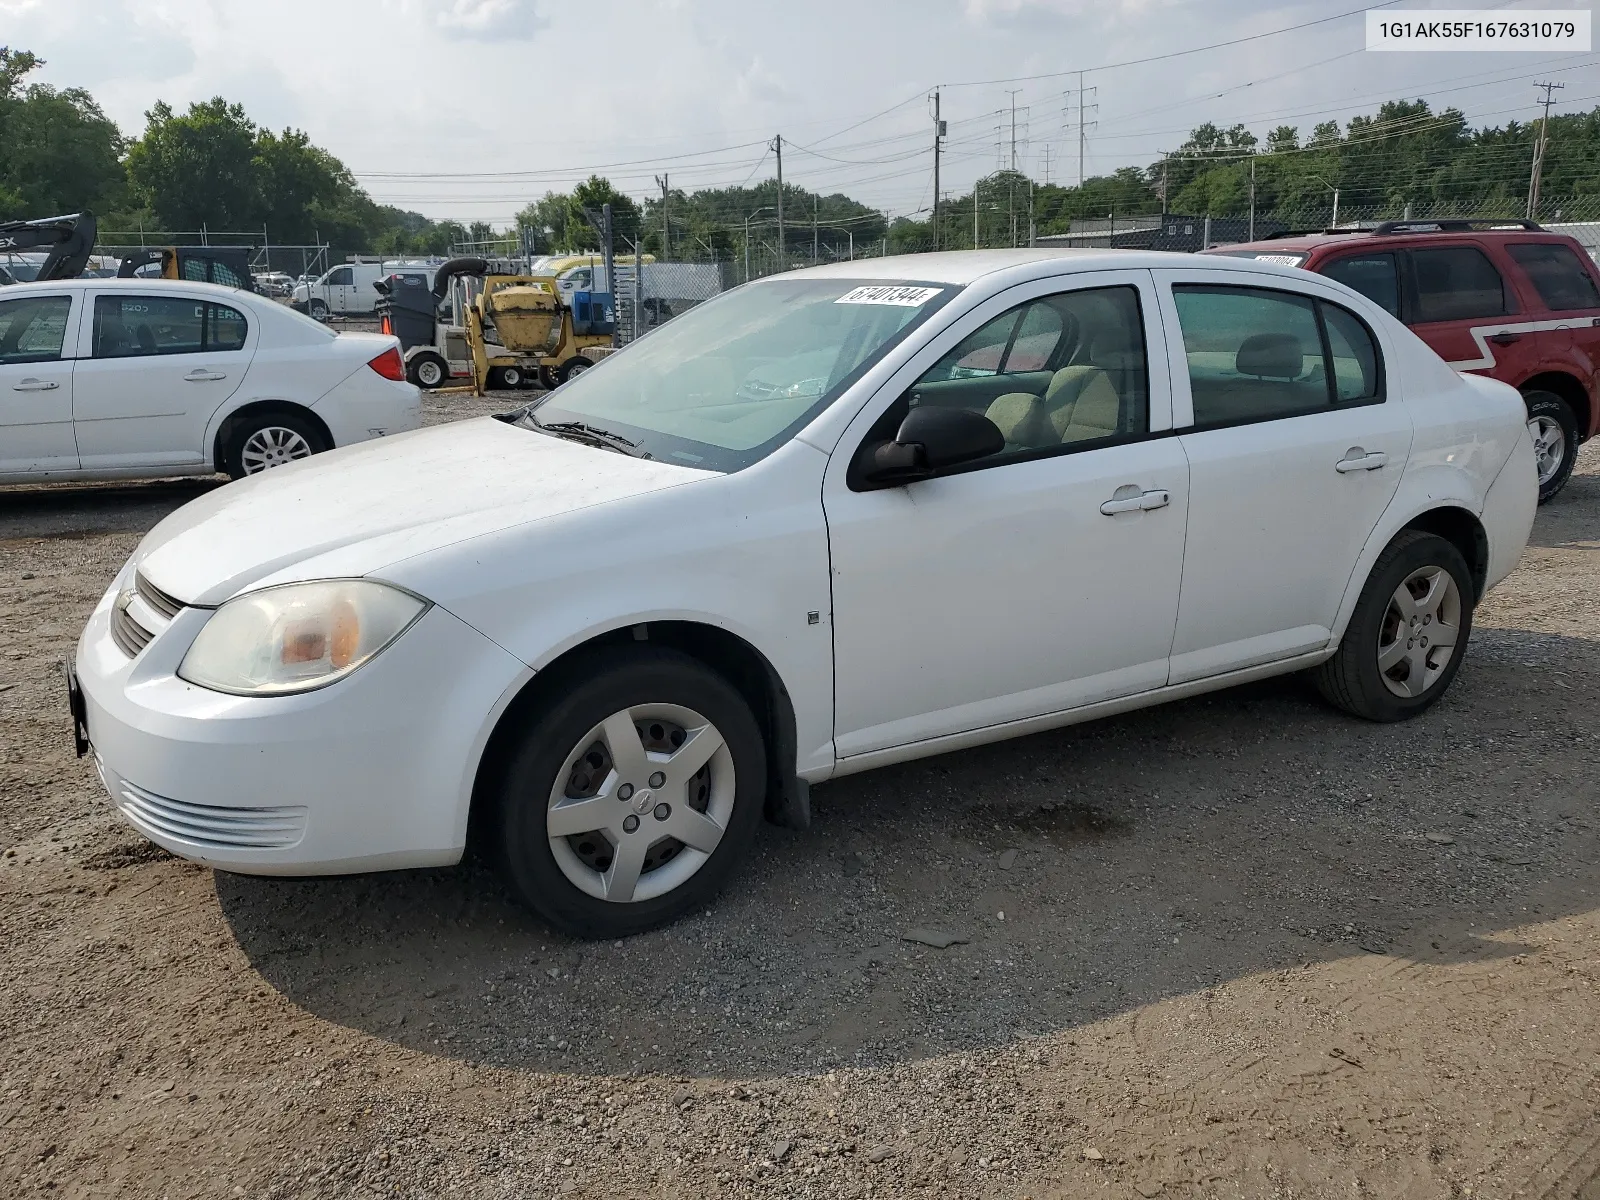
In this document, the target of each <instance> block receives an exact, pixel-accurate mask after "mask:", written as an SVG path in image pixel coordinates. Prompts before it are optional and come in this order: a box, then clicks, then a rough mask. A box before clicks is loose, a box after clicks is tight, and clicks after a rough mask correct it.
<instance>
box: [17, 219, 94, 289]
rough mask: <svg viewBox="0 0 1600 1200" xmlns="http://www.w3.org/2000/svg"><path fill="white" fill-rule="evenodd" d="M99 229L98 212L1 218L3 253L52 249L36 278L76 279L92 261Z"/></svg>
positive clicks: (49, 250) (45, 279)
mask: <svg viewBox="0 0 1600 1200" xmlns="http://www.w3.org/2000/svg"><path fill="white" fill-rule="evenodd" d="M96 230H97V226H96V225H95V219H94V214H93V213H86V212H81V213H73V214H72V215H70V216H63V217H45V218H43V219H42V220H38V221H0V254H6V253H9V252H14V251H24V250H45V251H48V253H47V254H46V255H45V259H44V263H43V264H42V265H41V266H40V267H39V273H38V274H37V275H36V276H34V278H35V279H36V280H38V281H39V282H40V283H45V282H48V281H50V280H53V279H73V278H75V277H77V276H78V275H81V274H82V273H83V268H84V267H86V266H88V264H89V255H90V254H92V253H93V252H94V239H95V233H96Z"/></svg>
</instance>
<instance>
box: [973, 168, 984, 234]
mask: <svg viewBox="0 0 1600 1200" xmlns="http://www.w3.org/2000/svg"><path fill="white" fill-rule="evenodd" d="M982 182H983V180H981V179H980V180H978V182H977V183H974V184H973V185H972V248H973V249H974V250H976V249H977V248H978V184H980V183H982Z"/></svg>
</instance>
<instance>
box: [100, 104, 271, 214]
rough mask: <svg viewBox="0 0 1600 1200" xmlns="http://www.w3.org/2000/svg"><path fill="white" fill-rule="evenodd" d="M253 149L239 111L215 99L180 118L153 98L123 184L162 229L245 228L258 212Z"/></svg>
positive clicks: (251, 128)
mask: <svg viewBox="0 0 1600 1200" xmlns="http://www.w3.org/2000/svg"><path fill="white" fill-rule="evenodd" d="M255 151H256V127H255V124H254V123H253V122H252V121H251V120H250V119H249V118H248V117H247V116H245V112H244V107H243V106H242V105H239V104H229V103H228V102H227V101H226V100H224V99H223V98H222V97H221V96H217V97H214V98H213V99H210V100H207V101H205V102H204V103H195V104H191V105H190V106H189V111H188V112H186V113H184V114H183V115H181V116H179V115H178V114H176V113H174V112H173V110H172V106H171V105H169V104H167V102H166V101H164V100H158V101H157V102H156V104H155V105H154V107H152V108H151V109H150V111H149V112H147V113H145V131H144V136H143V137H142V138H141V139H140V140H139V141H137V142H135V143H134V144H133V146H132V147H131V148H130V149H129V151H128V183H129V185H130V186H131V188H132V189H133V192H134V195H135V197H136V198H137V199H138V200H140V201H141V202H142V203H144V204H145V205H146V206H147V207H148V208H149V209H150V211H151V212H153V213H154V214H155V217H156V220H157V221H158V222H160V224H161V225H162V226H163V227H164V228H166V229H169V230H183V231H193V230H198V229H200V228H201V227H202V226H208V227H210V228H212V229H249V228H252V227H254V226H256V225H258V224H259V218H260V217H261V216H262V212H263V206H262V202H261V195H260V191H259V187H258V184H259V177H258V173H257V169H256V162H255Z"/></svg>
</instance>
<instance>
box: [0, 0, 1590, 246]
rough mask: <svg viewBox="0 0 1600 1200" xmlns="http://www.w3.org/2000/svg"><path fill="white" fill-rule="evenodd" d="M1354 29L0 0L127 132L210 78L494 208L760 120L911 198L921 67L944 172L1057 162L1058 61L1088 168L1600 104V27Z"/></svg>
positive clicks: (17, 28)
mask: <svg viewBox="0 0 1600 1200" xmlns="http://www.w3.org/2000/svg"><path fill="white" fill-rule="evenodd" d="M1447 3H1450V4H1452V5H1454V6H1457V7H1460V6H1470V0H1447ZM1570 5H1571V0H1526V2H1524V3H1520V4H1506V5H1501V6H1500V7H1502V8H1513V9H1515V8H1524V9H1528V8H1535V7H1538V8H1557V7H1567V6H1570ZM1389 7H1390V8H1392V9H1398V8H1401V7H1404V8H1407V9H1420V8H1429V7H1443V5H1441V4H1431V3H1429V0H1403V3H1399V2H1397V3H1392V4H1391V5H1389ZM1330 18H1331V19H1330ZM1313 22H1314V24H1313ZM1364 30H1365V25H1364V20H1363V17H1362V16H1361V15H1360V13H1359V11H1358V10H1357V7H1356V4H1355V3H1354V2H1353V0H1302V2H1298V3H1296V2H1290V3H1269V2H1264V0H1226V2H1225V3H1223V2H1218V0H1210V2H1209V3H1201V2H1198V0H852V2H845V0H809V2H808V3H805V4H796V3H793V2H792V0H789V2H785V3H781V4H779V3H771V2H769V0H742V2H741V0H589V2H587V3H581V4H579V3H570V2H567V3H561V2H558V0H244V2H238V0H0V43H8V44H10V45H11V46H12V47H13V48H16V49H27V50H32V51H33V52H34V53H36V54H38V55H39V56H40V57H42V58H44V59H45V60H46V62H47V65H46V66H45V68H44V69H43V70H42V71H41V72H40V74H39V75H38V76H37V78H39V79H40V80H42V81H44V82H47V83H51V84H54V85H56V86H59V87H84V88H87V89H89V90H90V91H91V92H92V93H94V95H95V96H96V97H97V99H98V100H99V101H100V103H101V105H102V107H103V108H104V109H105V110H106V112H107V114H108V115H109V116H111V117H112V118H113V119H114V120H115V121H116V122H117V123H118V124H119V125H120V126H121V127H122V129H123V131H124V132H125V133H128V134H130V135H137V134H138V133H139V132H140V131H141V130H142V129H143V127H144V116H143V114H144V112H145V111H146V110H147V109H149V107H150V106H151V105H152V104H153V103H154V102H155V101H157V100H165V101H167V102H168V103H169V104H172V105H173V106H174V107H178V108H182V107H184V106H186V105H187V104H188V103H189V102H191V101H195V100H203V99H207V98H209V97H211V96H214V95H221V96H224V97H226V98H227V99H229V100H232V101H238V102H240V103H242V104H243V105H244V106H245V108H246V110H247V111H248V113H249V114H250V116H251V117H252V118H253V119H254V120H256V121H257V122H258V123H260V124H262V125H265V126H269V127H272V128H274V129H281V128H284V127H286V126H292V127H295V128H300V129H304V130H305V131H306V132H308V133H309V134H310V135H311V137H312V139H313V140H314V141H315V142H317V143H318V144H319V145H321V146H324V147H325V148H327V149H328V150H330V151H332V152H333V153H334V154H336V155H338V156H339V157H340V158H341V159H342V160H343V161H344V162H345V163H346V165H347V166H349V167H350V168H351V170H352V171H354V172H355V174H356V175H357V177H358V178H359V179H360V181H361V182H362V184H363V185H364V186H365V187H366V188H367V190H368V191H369V192H370V193H371V194H372V196H373V197H374V198H375V199H377V200H379V201H381V202H384V203H389V204H395V205H398V206H400V207H402V208H409V209H415V210H418V211H420V212H423V213H425V214H427V215H428V216H431V217H436V218H439V217H453V218H456V219H458V220H473V219H481V220H488V221H490V222H492V223H494V224H496V225H504V224H507V223H509V222H510V220H511V218H512V216H513V214H514V213H515V212H516V211H517V210H518V209H519V208H520V207H522V205H524V204H525V203H527V202H528V201H529V200H532V199H535V198H537V197H538V196H539V195H542V194H543V193H544V192H545V191H548V190H552V189H554V190H558V191H562V190H566V189H568V188H570V187H571V186H572V184H573V183H575V182H577V181H578V180H580V179H582V178H584V177H586V176H587V175H588V174H590V173H591V172H593V173H598V174H602V175H605V176H607V177H608V178H610V179H611V180H612V182H613V183H615V184H616V185H617V186H618V187H619V188H620V189H621V190H622V191H624V192H627V193H629V194H631V195H633V196H636V197H643V196H645V195H647V194H651V193H653V192H658V190H659V186H660V184H659V177H661V176H663V175H665V176H666V177H667V178H668V179H669V181H670V184H671V186H672V187H673V188H674V189H677V188H684V189H686V190H690V191H692V190H694V189H696V188H700V187H726V186H733V185H738V184H742V183H750V182H754V181H757V180H760V179H763V178H769V177H771V175H772V174H773V171H774V166H775V163H774V155H773V153H772V149H771V142H772V139H773V137H774V135H777V134H781V135H782V137H783V140H784V153H783V168H784V179H785V182H789V183H794V184H797V185H800V186H803V187H806V188H808V189H812V190H816V191H820V192H822V193H824V194H831V193H833V192H844V193H846V194H848V195H850V196H852V197H854V198H856V199H858V200H861V201H863V202H865V203H868V204H871V205H873V206H875V207H878V208H882V209H884V210H885V211H887V212H889V213H891V214H894V215H899V214H904V213H916V212H919V211H925V210H926V209H927V208H928V206H929V204H930V201H931V198H932V109H931V106H932V92H933V90H934V89H935V88H938V89H939V92H940V103H941V112H942V115H943V117H944V118H945V119H946V120H947V121H948V122H949V137H948V140H947V143H946V151H945V155H944V164H943V169H942V172H941V176H942V178H941V187H942V191H943V192H944V193H945V194H947V195H949V194H955V193H959V192H964V191H967V190H969V189H970V187H971V185H972V181H973V180H974V179H976V178H978V177H980V176H982V175H984V174H987V173H989V172H991V171H994V170H996V169H997V168H999V167H1002V166H1010V165H1011V164H1012V162H1013V158H1012V155H1013V153H1015V156H1016V157H1015V160H1014V161H1015V163H1016V165H1017V166H1018V167H1019V168H1020V169H1022V170H1024V171H1027V172H1028V173H1029V174H1031V175H1033V176H1034V177H1035V178H1039V179H1043V178H1045V177H1046V176H1048V178H1049V179H1050V180H1051V181H1052V182H1057V183H1073V182H1075V181H1076V180H1077V178H1078V174H1079V154H1080V136H1079V107H1078V106H1079V100H1080V96H1079V89H1080V81H1079V76H1078V74H1077V72H1079V71H1082V72H1083V76H1082V85H1081V86H1082V91H1083V96H1082V101H1083V124H1084V126H1085V128H1084V130H1083V136H1082V138H1081V149H1082V163H1083V170H1084V171H1085V172H1086V173H1087V174H1088V175H1091V176H1092V175H1096V174H1103V173H1106V172H1108V171H1111V170H1114V169H1115V168H1117V167H1120V166H1129V165H1134V166H1143V165H1146V164H1148V163H1151V162H1153V161H1156V160H1158V159H1159V158H1160V156H1161V155H1162V153H1163V152H1166V151H1170V150H1172V149H1175V148H1176V147H1177V146H1178V145H1179V144H1181V143H1182V142H1183V140H1184V139H1185V137H1186V136H1187V134H1188V131H1189V130H1190V129H1191V128H1193V127H1194V126H1195V125H1198V124H1200V123H1201V122H1203V121H1211V122H1214V123H1216V124H1218V125H1222V126H1228V125H1232V124H1234V123H1235V122H1242V123H1244V124H1245V125H1246V126H1248V127H1249V128H1250V129H1251V130H1252V131H1253V132H1254V133H1256V134H1257V136H1259V137H1264V136H1265V134H1266V132H1267V131H1268V130H1269V129H1271V128H1272V127H1274V126H1276V125H1279V124H1289V125H1296V126H1298V127H1299V128H1300V130H1301V132H1302V135H1305V134H1309V132H1310V130H1311V127H1312V126H1313V125H1315V124H1316V123H1317V122H1319V121H1326V120H1330V119H1336V120H1339V121H1341V122H1343V121H1346V120H1348V118H1349V117H1351V116H1353V115H1356V114H1359V113H1363V112H1371V111H1373V110H1374V109H1375V108H1376V107H1377V105H1378V104H1379V103H1380V102H1382V101H1383V100H1385V99H1391V98H1399V97H1406V98H1417V97H1422V98H1424V99H1426V100H1427V101H1428V102H1429V103H1430V104H1431V105H1433V106H1434V107H1435V108H1441V107H1445V106H1448V105H1454V106H1456V107H1458V108H1460V109H1461V110H1462V111H1463V112H1465V114H1466V115H1467V117H1468V118H1469V120H1470V121H1471V122H1472V123H1473V124H1474V125H1478V124H1491V125H1502V124H1504V123H1505V122H1507V121H1510V120H1516V121H1523V122H1526V121H1529V120H1532V119H1533V118H1535V117H1536V116H1537V115H1538V111H1539V110H1538V107H1537V104H1536V101H1537V98H1538V96H1539V93H1538V92H1537V91H1536V90H1535V89H1534V87H1533V81H1534V80H1535V79H1540V80H1551V81H1557V82H1562V83H1564V84H1565V85H1566V86H1565V87H1564V89H1563V90H1562V91H1560V92H1558V93H1557V96H1558V103H1557V106H1556V109H1555V111H1557V112H1562V111H1579V110H1587V109H1589V108H1592V107H1594V106H1595V105H1596V104H1597V103H1600V54H1594V53H1590V54H1552V53H1548V52H1546V53H1527V52H1515V53H1434V54H1427V53H1404V54H1394V53H1371V52H1367V51H1365V50H1364V49H1363V44H1364V38H1365V33H1364ZM1226 42H1232V43H1234V44H1232V45H1219V43H1226ZM1203 47H1210V48H1207V49H1201V48H1203ZM1597 49H1600V47H1597ZM1186 51H1188V53H1183V52H1186ZM1161 56H1167V57H1161ZM1151 59H1156V61H1148V60H1151ZM1013 106H1014V107H1015V120H1014V122H1013Z"/></svg>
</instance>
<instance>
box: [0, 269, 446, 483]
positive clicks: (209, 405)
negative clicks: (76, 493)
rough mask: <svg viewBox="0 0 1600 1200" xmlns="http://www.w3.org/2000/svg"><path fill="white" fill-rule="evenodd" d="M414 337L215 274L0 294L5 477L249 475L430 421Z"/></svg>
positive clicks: (0, 473)
mask: <svg viewBox="0 0 1600 1200" xmlns="http://www.w3.org/2000/svg"><path fill="white" fill-rule="evenodd" d="M421 403H422V402H421V397H420V394H419V393H418V391H417V389H416V388H415V387H413V386H412V385H411V384H409V383H407V382H406V380H405V369H404V364H403V363H402V362H401V359H400V344H399V342H397V341H396V340H395V339H394V338H392V337H385V336H379V335H378V334H362V333H355V334H337V335H336V334H334V333H332V332H331V331H329V330H328V329H326V328H324V327H323V326H321V325H319V324H317V323H316V322H315V321H313V320H311V319H310V318H309V317H304V316H301V315H300V314H299V313H296V312H292V311H291V310H289V309H287V308H285V307H284V306H283V305H281V304H274V303H273V302H272V301H271V300H268V299H267V298H266V297H264V296H258V295H255V294H253V293H250V292H241V291H236V290H234V289H231V288H224V287H217V286H215V285H213V284H208V283H178V282H174V281H168V280H151V279H69V280H63V281H60V282H56V283H27V284H20V285H18V286H16V287H10V288H7V289H6V290H5V292H4V293H3V294H0V483H34V482H40V481H45V480H51V481H54V480H70V479H137V478H151V477H157V476H168V475H203V474H209V473H211V472H213V471H226V472H227V473H228V474H230V475H232V476H234V477H235V478H239V477H240V476H244V475H250V474H254V473H255V472H257V471H263V470H266V469H267V468H268V467H274V466H279V465H281V464H283V463H286V462H290V461H293V460H294V459H297V458H308V457H310V456H311V455H313V454H316V453H318V452H320V451H323V450H331V449H332V448H333V447H335V446H346V445H349V444H351V443H353V442H361V441H366V440H367V439H368V438H374V437H381V436H383V435H384V434H390V433H400V432H403V431H405V430H409V429H415V428H417V426H418V425H419V424H420V423H421V414H422V408H421Z"/></svg>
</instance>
